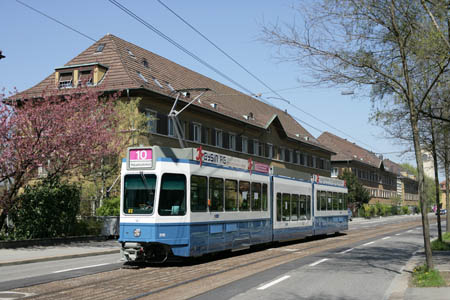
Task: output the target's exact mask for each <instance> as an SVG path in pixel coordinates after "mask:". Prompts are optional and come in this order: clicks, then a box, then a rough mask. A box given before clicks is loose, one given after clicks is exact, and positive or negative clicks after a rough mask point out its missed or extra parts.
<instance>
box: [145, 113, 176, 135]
mask: <svg viewBox="0 0 450 300" xmlns="http://www.w3.org/2000/svg"><path fill="white" fill-rule="evenodd" d="M145 115H146V116H147V128H148V131H149V132H151V133H156V129H157V128H156V127H157V126H156V124H157V117H156V115H157V113H156V111H153V110H146V111H145ZM172 128H173V127H172Z"/></svg>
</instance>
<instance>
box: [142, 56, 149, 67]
mask: <svg viewBox="0 0 450 300" xmlns="http://www.w3.org/2000/svg"><path fill="white" fill-rule="evenodd" d="M142 64H143V65H144V67H146V68H147V69H148V61H147V60H146V59H145V58H143V59H142Z"/></svg>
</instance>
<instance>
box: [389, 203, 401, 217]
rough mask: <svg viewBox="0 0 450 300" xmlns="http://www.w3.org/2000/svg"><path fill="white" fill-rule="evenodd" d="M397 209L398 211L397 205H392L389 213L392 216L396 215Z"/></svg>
mask: <svg viewBox="0 0 450 300" xmlns="http://www.w3.org/2000/svg"><path fill="white" fill-rule="evenodd" d="M398 213H399V211H398V206H397V205H392V206H391V214H392V215H393V216H395V215H398Z"/></svg>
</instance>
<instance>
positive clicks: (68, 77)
mask: <svg viewBox="0 0 450 300" xmlns="http://www.w3.org/2000/svg"><path fill="white" fill-rule="evenodd" d="M72 80H73V78H72V72H65V73H60V74H59V85H58V87H59V88H69V87H72Z"/></svg>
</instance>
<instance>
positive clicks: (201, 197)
mask: <svg viewBox="0 0 450 300" xmlns="http://www.w3.org/2000/svg"><path fill="white" fill-rule="evenodd" d="M207 202H208V178H207V177H204V176H196V175H192V176H191V211H193V212H205V211H206V207H207Z"/></svg>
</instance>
